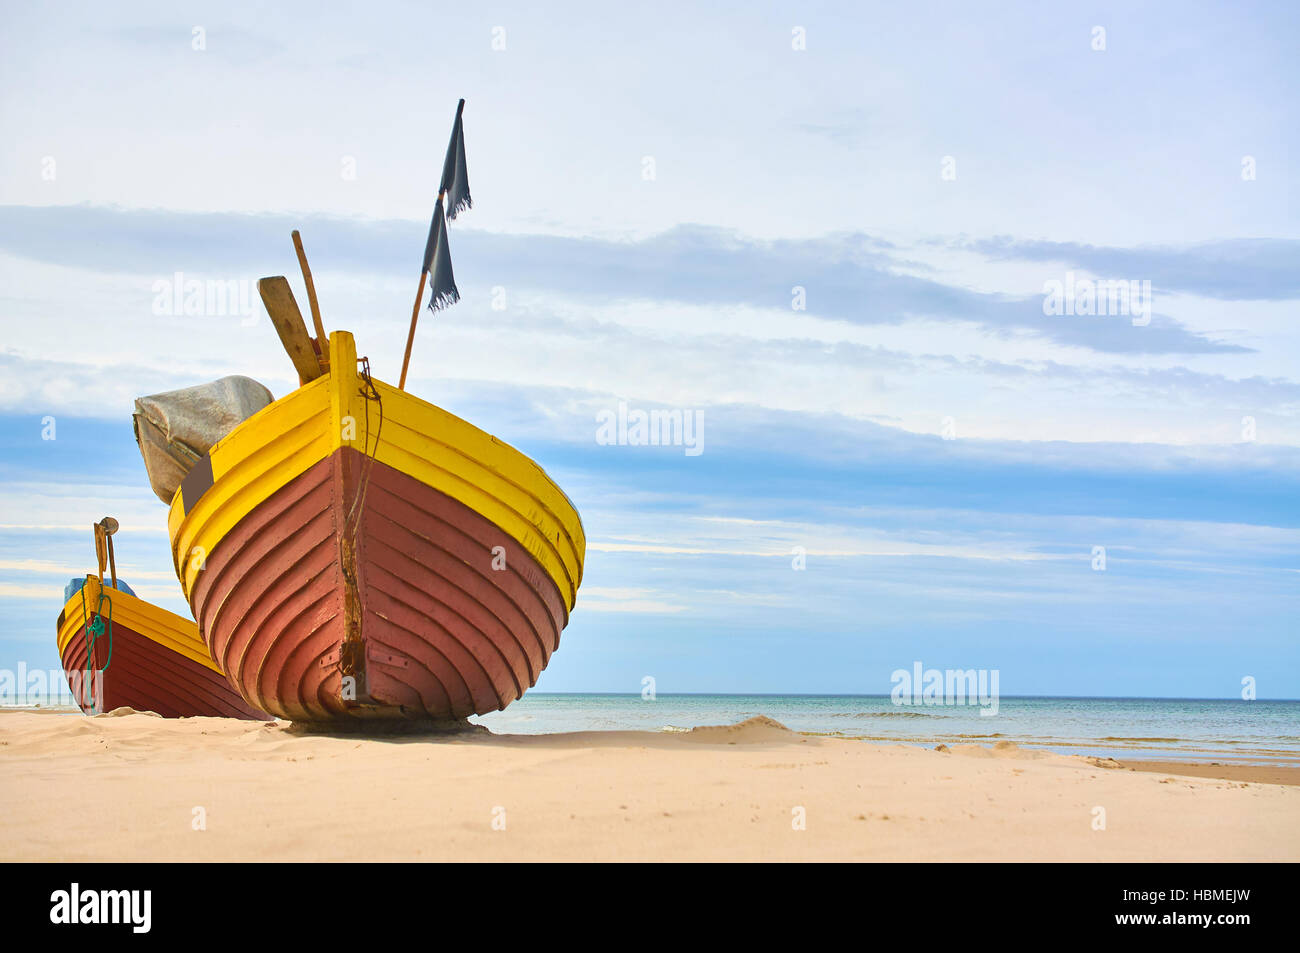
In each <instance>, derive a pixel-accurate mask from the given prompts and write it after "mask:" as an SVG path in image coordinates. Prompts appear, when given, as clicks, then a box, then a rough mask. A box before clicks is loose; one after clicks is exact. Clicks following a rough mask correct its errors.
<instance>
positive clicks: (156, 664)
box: [60, 618, 267, 721]
mask: <svg viewBox="0 0 1300 953" xmlns="http://www.w3.org/2000/svg"><path fill="white" fill-rule="evenodd" d="M60 625H62V618H60ZM95 656H96V657H95V665H94V669H95V670H96V671H98V670H99V668H100V666H102V665H103V664H104V663H105V662H108V663H109V665H108V670H107V671H106V672H104V674H103V677H102V679H97V680H96V682H95V684H94V686H93V698H94V701H95V703H96V706H97V710H98V711H101V712H103V711H112V710H113V709H114V708H123V707H126V708H134V709H135V710H136V711H152V712H157V713H158V714H159V715H162V716H163V717H164V718H188V717H191V716H195V715H212V716H218V717H223V718H248V719H260V720H263V721H265V720H267V715H265V714H264V713H263V712H260V711H257V710H256V709H254V708H251V707H250V706H249V705H248V704H247V703H246V702H245V701H244V700H243V699H242V698H240V697H239V695H238V693H236V692H235V691H233V690H232V689H231V687H230V684H229V682H227V681H226V679H225V678H223V677H222V676H221V675H220V674H219V673H217V672H214V671H213V670H212V669H210V668H207V667H206V666H203V665H200V664H199V663H198V662H195V661H194V660H193V659H189V658H186V657H185V656H183V655H180V654H179V653H177V652H173V651H172V650H170V649H168V648H165V647H164V646H161V645H159V644H158V643H157V642H155V641H153V640H152V639H150V638H148V637H146V636H144V635H141V634H140V633H139V632H137V631H135V630H134V629H131V628H128V627H127V626H125V625H123V624H121V623H120V622H115V623H114V624H113V654H112V658H111V660H110V659H109V655H108V639H107V638H104V637H101V638H100V639H99V641H98V642H97V643H96V644H95ZM62 661H63V670H64V671H65V672H78V673H84V672H85V671H86V640H85V638H84V637H80V636H74V637H73V638H72V639H71V640H70V641H69V642H68V644H67V646H65V648H64V650H63V658H62ZM83 677H84V675H83ZM69 684H70V687H71V688H72V690H73V694H74V695H76V696H77V704H78V705H79V706H80V708H81V710H82V711H83V712H85V713H86V714H95V713H96V710H92V709H91V708H90V707H89V703H90V700H91V695H89V694H88V693H87V692H86V691H85V690H84V688H82V689H81V690H80V691H79V690H78V688H79V687H78V686H77V685H75V684H73V683H72V682H70V683H69ZM101 686H102V692H103V698H102V699H100V698H99V697H98V696H99V692H100V690H101Z"/></svg>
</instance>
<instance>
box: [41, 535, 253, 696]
mask: <svg viewBox="0 0 1300 953" xmlns="http://www.w3.org/2000/svg"><path fill="white" fill-rule="evenodd" d="M110 527H111V528H110ZM116 528H117V525H116V522H115V521H113V520H111V519H105V520H104V521H102V522H100V523H97V524H95V541H96V549H97V550H98V552H99V554H100V560H99V571H98V573H91V574H88V575H87V576H86V578H85V581H84V582H83V583H82V584H81V585H80V586H79V587H78V586H77V585H76V581H75V580H74V583H73V585H72V586H70V587H69V588H70V589H73V590H74V591H73V592H72V594H71V596H70V598H68V600H67V602H66V604H65V605H64V607H63V611H62V612H60V613H59V619H58V622H57V624H56V631H57V633H58V647H59V657H60V659H61V660H62V662H63V670H64V672H65V674H66V675H67V678H68V686H69V688H70V689H71V690H72V694H73V697H74V698H75V699H76V702H77V705H78V707H79V708H81V710H82V711H83V712H85V713H86V714H97V713H99V712H104V711H112V710H113V709H114V708H122V707H126V708H134V709H136V710H137V711H152V712H156V713H157V714H159V715H162V716H163V717H164V718H183V717H187V716H191V715H214V716H222V717H227V718H250V719H263V720H265V719H266V718H267V716H266V715H265V714H263V713H262V712H260V711H257V710H256V709H254V708H251V707H250V706H249V705H248V704H247V703H246V702H245V701H244V700H243V699H242V698H240V697H239V694H238V693H237V692H235V691H234V689H232V688H231V686H230V683H229V682H227V681H226V677H225V675H223V674H222V672H221V669H219V668H218V667H217V666H216V664H215V663H214V662H213V661H212V659H211V658H210V657H209V655H208V650H207V647H206V646H205V645H204V644H203V639H202V638H200V636H199V630H198V626H196V625H195V624H194V622H193V621H191V620H190V619H185V618H182V617H181V616H178V615H176V614H175V613H173V612H168V611H167V610H166V609H162V608H159V607H158V606H155V605H153V604H151V603H149V602H146V601H145V600H143V599H140V598H138V597H136V596H135V595H134V594H132V593H130V592H128V591H126V590H125V589H124V588H123V587H122V584H121V583H119V582H118V580H117V579H116V575H117V572H116V568H115V567H114V570H113V578H112V579H111V580H110V581H109V582H108V583H105V581H104V562H105V555H106V550H107V553H110V554H111V546H112V542H111V540H109V539H108V537H109V535H111V532H112V531H114V530H116ZM110 559H111V556H110Z"/></svg>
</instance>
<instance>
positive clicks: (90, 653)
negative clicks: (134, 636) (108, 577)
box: [81, 582, 113, 708]
mask: <svg viewBox="0 0 1300 953" xmlns="http://www.w3.org/2000/svg"><path fill="white" fill-rule="evenodd" d="M106 602H107V603H108V625H107V632H108V658H107V659H105V660H104V667H103V668H101V669H100V670H99V671H100V672H101V673H103V672H107V671H108V666H109V665H111V664H112V663H113V600H112V599H110V598H109V597H108V592H107V590H106V589H105V588H104V585H103V583H102V582H101V583H100V586H99V604H98V605H97V606H96V607H95V612H94V618H93V619H92V618H90V615H91V613H90V612H88V611H87V609H86V587H85V585H82V587H81V619H82V622H83V623H84V625H85V631H86V688H85V695H86V703H87V704H88V705H89V706H90V707H91V708H94V707H95V690H94V685H95V683H94V680H93V679H91V677H90V676H91V673H92V672H93V671H94V670H95V648H96V646H95V643H96V642H97V641H98V640H99V637H100V636H102V635H103V634H104V632H105V625H104V614H103V613H104V603H106ZM99 703H100V704H101V705H103V704H104V699H103V698H101V699H100V700H99Z"/></svg>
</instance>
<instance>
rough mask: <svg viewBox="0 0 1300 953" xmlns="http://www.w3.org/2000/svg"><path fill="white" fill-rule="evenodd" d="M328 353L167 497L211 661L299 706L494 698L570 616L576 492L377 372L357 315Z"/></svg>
mask: <svg viewBox="0 0 1300 953" xmlns="http://www.w3.org/2000/svg"><path fill="white" fill-rule="evenodd" d="M280 280H283V279H280ZM264 297H266V296H264ZM299 321H301V318H299ZM305 333H306V332H305V329H304V330H303V331H302V332H301V334H302V335H305ZM299 350H300V349H299ZM291 353H292V349H291ZM322 354H328V360H327V361H325V362H323V364H322V366H327V367H328V371H326V372H324V373H320V374H318V375H317V376H315V377H314V378H313V379H312V380H310V381H309V382H307V383H306V384H303V385H302V386H300V387H299V388H298V389H296V390H294V391H292V392H291V393H289V394H288V395H286V396H284V397H282V398H280V399H279V400H276V401H274V402H273V403H272V404H271V405H270V406H268V407H265V408H264V409H262V410H260V411H258V412H257V413H256V414H254V415H253V416H252V417H250V418H249V419H248V420H246V421H244V422H243V423H241V424H240V425H239V426H238V427H236V428H235V429H234V430H233V431H231V433H229V434H228V435H227V436H225V437H224V438H223V439H221V440H220V441H218V442H217V443H216V444H215V445H213V447H212V448H211V449H210V450H209V451H208V452H207V453H206V454H205V455H204V456H203V458H202V459H201V460H200V461H199V463H198V464H197V465H196V466H195V467H194V468H193V469H192V470H191V471H190V472H189V473H188V474H187V475H186V477H185V479H184V481H183V482H182V483H181V486H180V489H179V491H178V492H177V494H176V497H175V499H174V500H173V501H172V504H171V511H170V514H169V518H168V528H169V531H170V534H171V542H172V554H173V558H174V561H175V565H176V570H177V575H178V577H179V579H180V581H181V586H182V589H183V590H184V592H185V595H186V597H187V598H188V600H189V603H190V606H191V608H192V609H193V611H194V618H195V619H196V620H197V621H198V625H199V630H200V631H201V632H202V634H203V638H204V640H205V642H206V644H207V647H208V650H209V652H210V653H211V656H212V659H213V661H215V662H216V664H217V665H218V666H219V667H220V668H221V669H223V670H224V671H225V672H226V674H227V676H228V677H229V678H230V681H231V684H233V685H234V686H235V688H236V689H238V691H239V693H240V695H242V696H243V698H244V700H245V701H246V702H247V703H248V704H250V705H252V706H255V707H257V708H260V709H262V710H263V711H266V712H269V713H271V714H273V715H276V716H278V717H281V718H288V719H292V720H296V721H322V720H332V719H340V718H344V719H346V718H351V717H367V716H368V717H386V718H402V717H431V718H463V717H465V716H468V715H471V714H483V713H486V712H489V711H495V710H498V709H501V708H504V707H506V705H508V704H509V703H510V702H512V701H514V700H515V699H517V698H519V697H520V696H521V695H522V694H523V693H524V691H525V690H526V689H528V688H530V687H531V686H532V685H534V684H535V683H536V681H537V677H538V676H539V675H540V674H541V672H542V669H544V668H545V667H546V664H547V662H548V661H549V659H550V657H551V654H552V653H553V652H554V651H555V649H556V647H557V646H558V644H559V638H560V632H561V630H562V629H563V628H564V627H565V625H566V624H567V622H568V618H569V613H570V611H571V610H572V608H573V605H574V601H575V598H576V595H577V590H578V586H579V584H580V582H581V579H582V564H583V559H584V556H585V551H586V539H585V536H584V534H583V529H582V522H581V520H580V519H579V516H578V513H577V511H576V510H575V509H574V506H573V504H572V503H571V502H570V501H569V499H568V497H567V496H566V495H565V494H564V493H563V491H561V490H560V488H559V487H558V486H557V485H556V484H555V483H554V482H553V481H552V480H551V479H550V478H549V477H548V476H547V475H546V473H545V472H544V471H543V470H542V468H541V467H539V466H538V465H537V464H536V463H534V462H533V461H532V460H530V459H529V458H528V457H526V456H525V455H524V454H522V453H520V452H519V451H518V450H515V449H514V448H513V447H510V446H509V445H507V444H505V443H503V442H502V441H500V440H498V439H497V438H496V437H493V436H491V435H489V434H487V433H485V432H483V431H482V430H479V429H478V428H477V427H474V426H473V425H471V424H469V423H468V422H466V421H464V420H462V419H461V418H459V417H457V416H455V415H454V414H451V413H449V412H447V411H446V410H443V409H441V408H439V407H436V406H434V405H433V404H430V403H428V402H426V401H424V400H421V399H420V398H418V397H415V396H414V395H412V394H409V393H407V392H406V391H404V390H401V389H399V388H397V387H394V386H392V385H390V384H387V383H385V382H383V381H381V380H378V379H376V378H374V377H373V376H372V375H371V374H370V372H369V367H368V363H369V362H368V361H367V360H366V359H365V358H362V359H361V360H360V361H358V358H357V353H356V344H355V341H354V339H353V336H352V334H351V333H349V332H347V331H338V330H336V331H333V332H332V333H330V334H329V335H328V348H327V349H323V350H322Z"/></svg>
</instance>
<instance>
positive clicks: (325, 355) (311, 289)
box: [293, 228, 330, 370]
mask: <svg viewBox="0 0 1300 953" xmlns="http://www.w3.org/2000/svg"><path fill="white" fill-rule="evenodd" d="M293 248H294V251H296V252H297V253H298V266H299V267H300V268H302V280H303V282H304V283H305V284H306V285H307V303H308V304H309V305H310V306H311V323H312V324H313V325H315V326H316V341H317V342H318V343H319V344H320V365H321V367H323V368H324V369H325V370H329V366H330V359H329V353H330V348H329V340H330V339H329V335H327V334H326V333H325V325H324V324H323V323H322V322H321V319H320V305H319V304H317V303H316V283H315V282H314V281H312V280H311V269H310V268H309V267H307V253H306V252H305V251H303V247H302V236H301V235H299V234H298V229H296V228H295V229H294V230H293Z"/></svg>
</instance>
